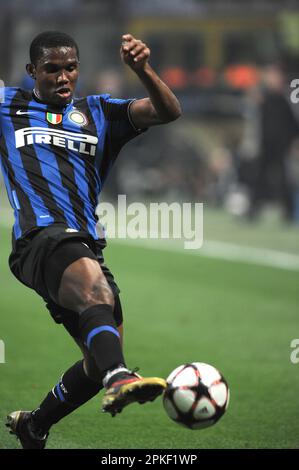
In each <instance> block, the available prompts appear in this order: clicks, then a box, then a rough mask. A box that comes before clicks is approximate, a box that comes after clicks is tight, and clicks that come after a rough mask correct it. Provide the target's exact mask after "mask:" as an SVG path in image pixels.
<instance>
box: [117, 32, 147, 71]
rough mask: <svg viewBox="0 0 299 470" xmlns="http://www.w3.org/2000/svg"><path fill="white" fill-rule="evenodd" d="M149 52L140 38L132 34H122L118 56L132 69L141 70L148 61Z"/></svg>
mask: <svg viewBox="0 0 299 470" xmlns="http://www.w3.org/2000/svg"><path fill="white" fill-rule="evenodd" d="M150 53H151V51H150V49H149V48H148V47H147V45H146V44H145V43H144V42H142V41H140V39H135V38H134V36H132V34H124V35H123V36H122V44H121V48H120V56H121V59H122V61H123V62H124V63H125V64H127V65H129V67H131V69H132V70H142V69H143V68H144V67H145V65H146V63H147V62H148V59H149V56H150Z"/></svg>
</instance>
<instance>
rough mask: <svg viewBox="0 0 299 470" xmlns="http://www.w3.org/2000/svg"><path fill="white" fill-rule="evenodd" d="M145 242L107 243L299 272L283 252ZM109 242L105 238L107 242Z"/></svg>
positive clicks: (296, 261) (211, 243)
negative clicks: (198, 247)
mask: <svg viewBox="0 0 299 470" xmlns="http://www.w3.org/2000/svg"><path fill="white" fill-rule="evenodd" d="M12 224H13V222H12V213H11V211H10V210H5V209H4V210H3V209H2V211H1V213H0V225H1V226H2V227H6V228H7V227H9V228H11V227H12ZM154 235H155V236H153V237H152V239H151V238H147V239H136V240H132V239H125V238H113V239H110V240H113V241H115V242H116V243H122V244H130V245H135V246H142V247H143V248H148V249H151V250H162V251H170V252H173V253H182V254H186V255H191V256H204V257H207V258H215V259H222V260H226V261H235V262H239V263H247V264H253V265H257V266H269V267H271V268H278V269H287V270H289V271H299V256H298V255H295V254H291V253H286V252H283V251H277V250H269V249H266V248H255V247H252V246H246V245H237V244H233V243H226V242H221V241H216V240H204V242H203V246H202V247H201V248H200V249H198V250H185V249H184V248H183V246H182V245H183V241H181V242H179V241H178V240H165V239H164V240H163V239H159V238H158V239H157V237H156V236H157V234H154ZM108 242H109V238H108Z"/></svg>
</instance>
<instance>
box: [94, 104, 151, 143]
mask: <svg viewBox="0 0 299 470" xmlns="http://www.w3.org/2000/svg"><path fill="white" fill-rule="evenodd" d="M133 101H135V99H134V98H133V99H127V100H123V99H114V98H110V95H100V96H99V104H100V107H101V111H102V113H103V115H104V118H105V120H106V122H107V134H109V137H110V138H111V139H112V140H114V141H115V142H117V143H118V145H119V146H121V147H122V146H123V145H124V144H125V143H127V142H128V141H129V140H131V139H133V138H134V137H136V136H138V135H139V134H140V133H142V132H144V131H145V130H146V129H137V128H136V127H135V125H134V123H133V121H132V119H131V113H130V107H131V104H132V103H133Z"/></svg>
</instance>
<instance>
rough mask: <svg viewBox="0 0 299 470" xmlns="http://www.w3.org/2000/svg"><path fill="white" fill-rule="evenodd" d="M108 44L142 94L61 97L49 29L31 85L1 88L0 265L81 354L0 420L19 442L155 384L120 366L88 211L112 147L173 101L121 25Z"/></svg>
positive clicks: (67, 84)
mask: <svg viewBox="0 0 299 470" xmlns="http://www.w3.org/2000/svg"><path fill="white" fill-rule="evenodd" d="M120 55H121V59H122V61H123V62H124V63H125V64H126V65H128V66H129V67H130V68H131V69H132V70H133V71H134V72H135V73H136V75H137V76H138V78H139V79H140V80H141V82H142V84H143V85H144V87H145V88H146V90H147V93H148V95H149V97H147V98H143V99H138V100H132V99H128V100H121V99H112V98H110V96H109V95H107V94H103V95H94V96H88V97H86V98H82V99H73V94H74V91H75V87H76V82H77V79H78V76H79V50H78V46H77V44H76V42H75V41H74V40H73V39H72V38H71V37H70V36H68V35H66V34H64V33H60V32H55V31H54V32H53V31H50V32H43V33H41V34H39V35H38V36H37V37H36V38H35V39H34V40H33V41H32V43H31V46H30V61H31V63H30V64H28V65H27V66H26V69H27V72H28V74H29V75H30V76H31V77H32V78H33V79H34V81H35V87H34V90H33V91H32V92H29V91H24V90H22V89H19V88H6V89H4V96H3V99H2V103H0V136H1V137H0V153H1V155H0V157H1V159H0V161H1V168H2V172H3V176H4V181H5V185H6V189H7V193H8V197H9V201H10V203H11V205H12V207H13V210H14V215H15V224H14V227H13V237H12V239H13V249H12V253H11V255H10V258H9V264H10V268H11V270H12V272H13V274H14V275H15V276H16V277H17V279H18V280H19V281H21V282H22V283H23V284H25V285H26V286H28V287H30V288H32V289H34V290H35V291H36V292H37V293H38V294H39V295H40V296H42V297H43V299H44V300H45V302H46V305H47V308H48V309H49V311H50V313H51V315H52V317H53V318H54V320H55V321H56V322H57V323H62V324H63V326H64V327H65V329H66V330H67V331H68V333H69V334H70V335H71V336H72V337H73V339H74V340H75V342H76V343H77V344H78V345H79V347H80V349H81V351H82V354H83V360H81V361H79V362H77V363H75V364H74V365H72V366H71V367H70V368H69V369H68V370H67V371H66V372H65V373H64V374H63V376H62V377H61V379H60V380H59V381H58V383H57V384H56V385H54V387H53V388H52V390H51V391H50V392H49V393H48V395H47V396H46V397H45V398H44V400H43V401H42V403H41V404H40V405H39V406H38V407H37V408H36V409H35V410H33V411H15V412H12V413H10V414H9V416H8V421H7V426H8V427H9V429H10V432H11V433H13V434H15V435H16V436H17V438H18V439H19V440H20V442H21V445H22V447H23V448H26V449H43V448H44V447H45V445H46V440H47V437H48V434H49V429H50V428H51V426H52V425H53V424H55V423H57V422H58V421H59V420H61V419H62V418H63V417H65V416H66V415H68V414H69V413H71V412H72V411H73V410H75V409H76V408H78V407H79V406H81V405H82V404H84V403H85V402H87V401H88V400H89V399H90V398H92V397H93V396H95V395H96V394H97V393H98V392H99V391H100V390H101V389H102V388H104V389H105V394H104V396H103V402H102V410H103V411H104V412H109V413H111V415H112V416H114V415H115V414H116V413H118V412H121V411H122V409H123V408H124V407H125V406H127V405H128V404H130V403H133V402H139V403H145V402H147V401H152V400H154V399H155V398H156V397H157V396H158V395H160V394H161V393H162V392H163V390H164V388H165V386H166V382H165V380H164V379H161V378H158V377H151V378H143V377H141V376H140V375H138V374H136V372H135V371H132V370H129V369H128V368H127V366H126V363H125V359H124V355H123V351H122V332H123V328H122V308H121V303H120V299H119V295H118V294H119V289H118V287H117V285H116V283H115V281H114V278H113V275H112V274H111V272H110V271H109V269H108V268H107V266H106V265H105V264H104V259H103V255H102V249H103V248H104V247H105V240H104V239H103V238H101V237H99V235H98V233H97V221H98V220H97V216H96V214H95V210H96V206H97V203H98V196H99V194H100V192H101V190H102V187H103V184H104V182H105V179H106V177H107V174H108V172H109V170H110V168H111V166H112V165H113V163H114V161H115V159H116V157H117V155H118V153H119V151H120V149H121V148H122V146H123V145H124V144H125V143H126V142H128V141H129V140H130V139H132V138H134V137H135V136H137V135H139V134H140V133H142V132H143V131H144V130H145V129H147V128H148V127H150V126H153V125H156V124H163V123H167V122H170V121H173V120H175V119H177V118H178V117H179V116H180V114H181V110H180V104H179V102H178V100H177V99H176V97H175V96H174V94H173V93H172V92H171V91H170V90H169V88H168V87H167V86H166V85H165V83H163V82H162V81H161V79H160V78H159V77H158V76H157V74H156V73H155V72H154V71H153V69H152V68H151V66H150V65H149V62H148V60H149V56H150V50H149V48H148V47H147V45H146V44H144V43H143V42H142V41H140V40H137V39H135V38H134V37H133V36H132V35H131V34H125V35H124V36H123V37H122V44H121V48H120Z"/></svg>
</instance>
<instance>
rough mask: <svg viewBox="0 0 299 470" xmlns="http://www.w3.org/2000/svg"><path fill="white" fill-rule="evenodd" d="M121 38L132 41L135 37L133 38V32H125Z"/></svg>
mask: <svg viewBox="0 0 299 470" xmlns="http://www.w3.org/2000/svg"><path fill="white" fill-rule="evenodd" d="M121 39H122V41H124V42H130V41H132V39H134V38H133V36H132V34H123V35H122V37H121Z"/></svg>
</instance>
